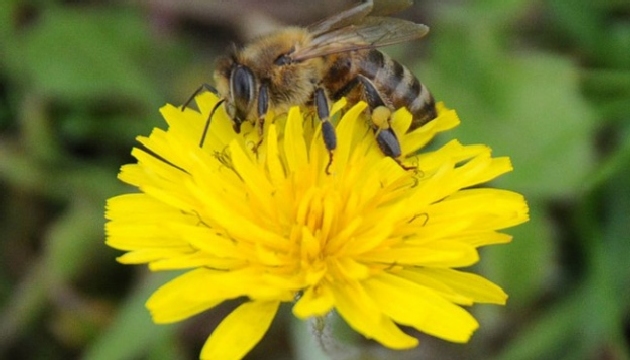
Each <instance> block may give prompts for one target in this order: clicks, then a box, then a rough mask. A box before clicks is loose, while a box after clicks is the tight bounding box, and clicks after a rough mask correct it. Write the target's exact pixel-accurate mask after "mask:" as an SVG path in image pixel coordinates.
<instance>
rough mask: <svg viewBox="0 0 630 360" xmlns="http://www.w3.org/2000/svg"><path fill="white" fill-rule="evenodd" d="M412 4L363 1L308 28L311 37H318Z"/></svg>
mask: <svg viewBox="0 0 630 360" xmlns="http://www.w3.org/2000/svg"><path fill="white" fill-rule="evenodd" d="M411 4H413V0H389V1H385V0H376V1H374V0H364V1H363V2H361V3H360V4H358V5H356V6H354V7H351V8H350V9H347V10H344V11H342V12H340V13H339V14H337V15H333V16H331V17H329V18H326V19H324V20H321V21H319V22H316V23H314V24H312V25H310V26H308V28H307V29H308V31H309V32H310V33H311V34H313V36H319V35H322V34H324V33H327V32H329V31H332V30H337V29H341V28H343V27H346V26H348V25H352V24H355V23H357V22H358V21H359V20H361V19H363V18H364V17H366V16H367V15H368V14H370V15H388V14H393V13H395V12H398V11H400V10H403V9H406V8H408V7H409V6H411Z"/></svg>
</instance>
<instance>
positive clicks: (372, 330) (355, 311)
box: [332, 282, 418, 349]
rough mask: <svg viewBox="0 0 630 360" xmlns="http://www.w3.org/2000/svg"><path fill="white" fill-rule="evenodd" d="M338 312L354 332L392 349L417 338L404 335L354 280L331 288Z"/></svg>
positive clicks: (414, 342) (405, 345)
mask: <svg viewBox="0 0 630 360" xmlns="http://www.w3.org/2000/svg"><path fill="white" fill-rule="evenodd" d="M332 290H333V294H334V296H335V307H336V309H337V311H338V312H339V315H341V317H342V318H343V319H344V320H346V322H347V323H348V324H349V325H350V326H351V327H352V328H353V329H355V330H356V331H358V332H359V333H361V334H363V335H364V336H365V337H367V338H368V339H374V340H376V341H378V342H380V343H381V344H383V345H385V346H387V347H389V348H392V349H408V348H411V347H414V346H416V345H417V344H418V340H417V339H416V338H414V337H411V336H409V335H407V334H405V333H404V332H403V331H402V330H400V328H398V326H396V324H394V323H393V322H392V321H391V320H390V319H389V318H388V317H387V316H385V315H384V314H383V313H382V312H381V311H382V309H381V308H380V307H379V306H378V305H377V304H376V303H374V301H373V300H372V298H371V297H370V296H369V295H368V294H366V292H365V290H364V289H363V286H362V285H360V284H359V283H357V282H352V283H346V284H338V285H336V286H334V287H333V288H332Z"/></svg>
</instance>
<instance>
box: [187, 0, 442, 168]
mask: <svg viewBox="0 0 630 360" xmlns="http://www.w3.org/2000/svg"><path fill="white" fill-rule="evenodd" d="M410 5H411V1H410V0H395V1H384V0H383V1H377V2H376V3H374V1H372V0H367V1H363V2H361V3H360V4H357V5H356V6H354V7H352V8H349V9H347V10H345V11H342V12H341V13H339V14H337V15H334V16H332V17H329V18H327V19H324V20H321V21H319V22H317V23H315V24H312V25H310V26H308V27H305V28H303V27H287V28H284V29H281V30H280V31H278V32H276V33H273V34H270V35H266V36H263V37H260V38H258V39H257V40H255V41H253V42H251V43H250V44H248V45H246V46H244V47H242V48H238V49H235V50H234V51H233V52H232V53H230V54H229V55H228V56H225V57H224V58H221V59H220V60H219V61H218V62H217V67H216V70H215V72H214V80H215V84H216V89H214V88H212V87H210V86H209V85H204V86H202V87H200V88H199V89H198V90H197V91H196V92H195V94H193V96H191V99H189V101H190V100H192V98H194V96H195V95H196V94H197V93H199V92H200V91H202V90H203V89H204V88H205V89H212V91H215V92H217V93H218V94H219V95H220V96H221V97H222V99H223V101H224V102H225V104H226V109H227V112H228V114H229V115H230V118H231V119H232V124H233V127H234V130H235V131H236V132H237V133H238V132H240V129H241V125H242V124H243V122H245V121H251V122H253V123H255V124H256V128H257V129H258V132H259V134H260V135H262V133H263V126H264V123H265V114H266V113H267V110H268V109H269V107H270V106H272V107H273V108H274V109H275V110H276V112H282V111H285V110H288V108H289V107H290V106H294V105H303V104H305V105H314V106H315V107H316V109H317V114H318V116H319V118H320V120H321V122H322V135H323V138H324V142H325V145H326V148H327V150H328V152H329V154H330V160H329V163H328V166H327V168H326V171H327V172H328V168H329V167H330V164H331V163H332V155H333V151H334V150H335V148H336V146H337V139H336V135H335V130H334V127H333V125H332V124H331V123H330V120H329V105H328V103H329V101H330V100H338V99H340V98H341V97H343V96H345V97H346V98H347V99H348V101H349V102H350V103H356V102H357V101H360V100H364V101H366V102H367V103H368V105H369V108H370V109H371V110H374V109H376V108H379V107H385V108H387V109H389V110H393V109H397V108H400V107H403V106H404V107H406V108H407V109H408V110H409V111H410V112H411V114H412V115H413V120H412V123H411V126H410V128H409V130H408V131H412V130H414V129H416V128H418V127H420V126H422V125H424V124H426V123H427V122H429V121H431V120H432V119H434V118H435V117H436V116H437V114H436V109H435V101H434V99H433V96H432V95H431V93H430V92H429V90H428V89H427V87H426V86H425V85H423V84H422V83H420V82H419V81H418V79H417V78H416V77H415V76H414V75H413V74H412V73H411V72H410V71H409V69H407V68H406V67H405V66H403V65H401V64H400V63H398V62H397V61H396V60H393V59H392V58H390V57H389V56H387V55H386V54H384V53H382V52H381V51H379V50H377V48H378V47H381V46H386V45H392V44H397V43H402V42H406V41H410V40H414V39H417V38H420V37H423V36H424V35H426V34H427V33H428V31H429V28H428V27H427V26H425V25H422V24H416V23H414V22H411V21H406V20H402V19H397V18H391V17H384V16H375V15H387V14H390V13H392V12H395V11H398V10H401V9H404V8H406V7H408V6H410ZM187 103H188V102H187ZM187 103H186V104H187ZM388 123H389V122H388V121H385V122H384V123H383V122H381V123H380V124H376V123H375V124H372V125H371V126H372V129H373V131H374V133H375V136H376V140H377V143H378V146H379V147H380V149H381V151H382V152H383V154H385V155H387V156H390V157H392V158H394V159H397V158H399V157H400V156H401V148H400V143H399V141H398V138H397V137H396V134H395V133H394V131H393V130H392V129H391V128H390V127H389V126H388ZM207 125H208V124H206V127H207ZM206 131H207V128H206V129H205V130H204V135H203V136H204V137H205V132H206ZM261 139H262V137H261ZM200 145H203V138H202V140H201V144H200Z"/></svg>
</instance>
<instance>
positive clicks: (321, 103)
mask: <svg viewBox="0 0 630 360" xmlns="http://www.w3.org/2000/svg"><path fill="white" fill-rule="evenodd" d="M314 100H315V106H316V107H317V115H318V116H319V119H320V121H321V122H322V137H323V138H324V144H326V150H328V164H326V174H328V175H330V166H331V165H332V161H333V151H334V150H335V149H336V148H337V134H336V133H335V127H334V126H333V125H332V123H331V122H330V109H329V108H328V98H327V97H326V93H325V92H324V89H322V88H317V89H316V90H315V94H314Z"/></svg>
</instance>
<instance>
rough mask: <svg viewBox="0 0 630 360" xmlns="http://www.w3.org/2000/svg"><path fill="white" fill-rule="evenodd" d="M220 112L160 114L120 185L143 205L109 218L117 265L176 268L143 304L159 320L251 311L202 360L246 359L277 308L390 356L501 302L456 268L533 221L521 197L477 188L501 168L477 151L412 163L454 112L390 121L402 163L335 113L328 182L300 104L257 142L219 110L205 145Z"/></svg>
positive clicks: (315, 132)
mask: <svg viewBox="0 0 630 360" xmlns="http://www.w3.org/2000/svg"><path fill="white" fill-rule="evenodd" d="M218 100H219V99H218V98H217V97H216V96H214V95H213V94H210V93H204V94H202V95H199V96H198V97H197V99H196V101H197V104H198V107H199V109H200V111H199V112H198V111H195V110H192V109H186V110H185V111H181V110H180V109H179V108H176V107H174V106H171V105H167V106H165V107H163V108H162V109H161V113H162V115H163V116H164V118H165V119H166V121H167V123H168V125H169V126H168V130H166V131H164V130H161V129H155V130H154V131H153V132H152V134H151V135H150V136H149V137H139V138H138V140H139V141H140V142H141V143H142V145H143V146H144V148H145V150H140V149H134V150H133V151H132V154H133V156H134V157H135V158H136V159H137V160H138V163H137V164H130V165H125V166H123V167H122V169H121V172H120V175H119V177H120V179H121V180H122V181H124V182H125V183H128V184H131V185H133V186H136V187H137V188H138V189H139V190H140V192H139V193H133V194H125V195H120V196H116V197H113V198H111V199H109V201H108V202H107V210H106V217H107V219H108V220H109V221H108V223H107V225H106V232H107V244H108V245H109V246H111V247H114V248H116V249H120V250H123V251H125V252H126V253H125V254H124V255H122V256H121V257H120V258H119V259H118V260H119V261H120V262H121V263H124V264H142V263H147V264H148V266H149V268H150V269H151V270H154V271H158V270H182V269H184V270H187V272H185V273H184V274H183V275H180V276H178V277H176V278H175V279H174V280H171V281H170V282H168V283H166V284H165V285H163V286H162V287H161V288H159V289H158V290H157V291H156V292H155V293H154V294H153V295H152V296H151V298H150V299H149V300H148V302H147V307H148V309H149V310H150V312H151V314H152V316H153V319H154V321H155V322H157V323H171V322H176V321H180V320H183V319H186V318H188V317H191V316H193V315H195V314H198V313H200V312H202V311H205V310H208V309H211V308H213V307H215V306H217V305H219V304H220V303H222V302H224V301H226V300H229V299H236V298H244V299H246V301H244V302H243V303H242V304H241V305H239V306H238V307H237V308H236V309H235V310H234V311H233V312H232V313H230V314H229V315H228V316H227V317H226V318H225V319H224V320H223V321H222V322H221V323H220V324H219V326H218V327H217V328H216V330H215V331H214V332H213V334H212V335H211V336H210V337H209V339H208V341H207V342H206V344H205V345H204V347H203V349H202V351H201V358H203V359H239V358H242V357H243V356H245V354H247V353H248V352H249V351H250V350H251V349H252V348H253V347H254V346H255V345H256V343H257V342H258V341H260V339H261V338H262V337H263V335H264V334H265V332H266V331H267V329H268V328H269V326H270V324H271V322H272V320H273V318H274V316H275V314H276V312H277V311H278V307H279V305H280V304H281V303H283V302H289V303H292V304H293V305H292V312H293V314H294V315H295V316H296V317H298V318H300V319H309V318H318V317H322V316H324V315H326V314H328V313H329V312H331V311H333V310H334V311H336V312H337V313H338V314H339V315H340V316H341V317H342V318H343V319H344V320H345V321H346V322H347V323H348V324H349V325H350V327H352V328H353V329H354V330H356V331H357V332H359V333H361V334H362V335H363V336H365V337H366V338H369V339H374V340H376V341H378V342H379V343H381V344H383V345H384V346H387V347H389V348H392V349H407V348H411V347H414V346H416V345H417V343H418V340H417V339H416V338H415V337H413V336H411V335H409V334H407V333H405V332H404V331H403V330H401V328H400V327H399V326H398V325H404V326H409V327H412V328H415V329H417V330H419V331H421V332H424V333H426V334H430V335H432V336H436V337H439V338H442V339H445V340H448V341H452V342H460V343H463V342H466V341H468V340H469V338H470V336H471V335H472V333H473V332H474V331H475V329H477V327H478V323H477V321H476V320H475V319H474V318H473V316H472V315H470V313H469V312H468V311H466V310H465V308H464V307H466V306H470V305H472V304H474V303H493V304H504V303H505V301H506V298H507V296H506V294H505V293H504V292H503V291H502V290H501V288H499V287H498V286H497V285H495V284H493V283H492V282H490V281H488V280H486V279H485V278H483V277H481V276H479V275H476V274H473V273H469V272H465V271H462V270H459V268H465V267H469V266H471V265H473V264H475V263H476V262H478V260H479V254H478V251H477V249H478V248H479V247H482V246H485V245H492V244H501V243H506V242H509V241H510V239H511V237H510V236H509V235H507V234H504V233H501V232H500V231H501V230H503V229H505V228H508V227H511V226H515V225H517V224H520V223H523V222H525V221H527V220H528V208H527V205H526V202H525V200H524V199H523V197H522V196H521V195H519V194H517V193H514V192H511V191H507V190H500V189H493V188H486V187H480V185H481V184H483V183H485V182H488V181H489V180H492V179H494V178H496V177H497V176H499V175H501V174H503V173H506V172H509V171H510V170H511V169H512V168H511V164H510V161H509V159H508V158H505V157H498V158H493V157H492V156H491V151H490V149H489V148H488V147H487V146H484V145H474V146H464V145H462V144H460V143H459V142H457V141H451V142H448V143H447V144H446V145H444V146H443V147H442V148H440V149H438V150H435V151H426V152H420V149H421V148H422V147H423V146H424V145H425V144H426V143H427V142H428V141H430V140H431V139H432V138H433V137H434V136H435V135H436V134H437V133H439V132H442V131H445V130H448V129H450V128H453V127H454V126H456V125H457V124H458V122H459V120H458V118H457V115H456V113H455V112H454V111H453V110H448V109H446V108H444V106H443V105H441V104H440V105H438V114H439V115H438V117H437V118H436V119H434V120H433V121H431V122H430V123H428V124H426V125H425V126H423V127H420V128H418V129H415V130H414V131H412V132H409V133H406V129H408V127H409V125H410V123H411V115H410V114H409V112H407V111H406V110H404V109H401V110H398V111H396V112H394V113H393V114H392V119H391V120H392V121H391V126H392V127H393V129H394V131H395V132H396V133H397V134H398V137H399V140H400V144H401V149H402V156H401V158H400V159H399V160H398V162H397V161H396V160H394V159H392V158H390V157H386V156H384V155H383V154H382V152H381V151H380V149H379V148H378V145H377V142H376V141H375V138H374V134H373V133H372V131H371V130H370V125H369V123H370V119H369V115H366V114H367V112H366V111H364V110H365V108H366V105H365V104H364V103H358V104H356V105H354V106H352V107H348V106H346V105H345V102H344V101H343V100H342V101H340V102H338V103H336V104H335V105H334V106H333V109H332V111H331V113H332V114H333V116H332V119H333V122H334V123H335V128H336V133H337V143H338V146H337V149H335V151H334V158H333V159H334V160H333V162H332V164H331V166H330V168H329V171H328V172H327V171H326V167H327V164H328V161H329V153H328V151H327V150H326V147H325V145H324V141H323V139H322V135H321V127H320V126H319V120H318V119H317V118H316V116H315V115H314V114H313V111H312V109H311V110H309V109H308V108H304V107H302V108H299V107H293V108H291V109H290V110H289V112H288V114H284V115H282V114H280V115H278V116H268V117H267V119H274V121H269V120H268V125H266V126H265V132H264V134H263V138H262V141H259V140H260V139H259V138H258V132H257V131H256V129H254V128H253V127H252V126H251V124H244V127H243V129H242V131H241V133H240V134H236V133H235V132H234V131H233V130H232V125H231V122H230V119H229V118H228V116H227V114H226V112H225V110H224V109H223V107H219V108H218V110H217V111H216V113H215V114H214V116H213V118H212V121H211V125H210V127H209V129H208V130H207V134H206V137H205V141H204V142H203V146H202V147H200V137H201V134H202V132H203V129H204V124H205V123H206V120H207V119H208V116H209V113H210V112H211V111H212V109H213V108H214V107H215V105H216V104H217V101H218ZM257 144H260V145H259V146H258V145H257ZM401 165H403V166H401ZM409 169H412V170H409Z"/></svg>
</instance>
